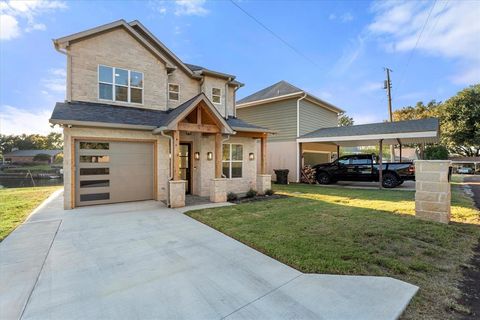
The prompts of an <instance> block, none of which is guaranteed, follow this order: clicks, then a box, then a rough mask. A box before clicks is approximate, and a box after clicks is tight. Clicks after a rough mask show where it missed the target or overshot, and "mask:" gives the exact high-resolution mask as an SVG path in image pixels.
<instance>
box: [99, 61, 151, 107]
mask: <svg viewBox="0 0 480 320" xmlns="http://www.w3.org/2000/svg"><path fill="white" fill-rule="evenodd" d="M98 98H99V99H101V100H110V101H119V102H129V103H138V104H142V103H143V73H141V72H137V71H133V70H126V69H121V68H114V67H107V66H103V65H99V66H98Z"/></svg>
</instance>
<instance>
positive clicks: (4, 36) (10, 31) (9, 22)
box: [0, 14, 21, 40]
mask: <svg viewBox="0 0 480 320" xmlns="http://www.w3.org/2000/svg"><path fill="white" fill-rule="evenodd" d="M20 33H21V32H20V28H19V27H18V21H17V20H16V19H15V18H14V17H12V16H9V15H6V14H1V15H0V40H10V39H13V38H16V37H18V36H20Z"/></svg>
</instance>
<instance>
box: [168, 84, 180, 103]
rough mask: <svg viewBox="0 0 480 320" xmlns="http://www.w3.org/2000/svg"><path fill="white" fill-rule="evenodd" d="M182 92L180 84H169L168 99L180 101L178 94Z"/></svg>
mask: <svg viewBox="0 0 480 320" xmlns="http://www.w3.org/2000/svg"><path fill="white" fill-rule="evenodd" d="M179 93H180V86H179V85H178V84H173V83H169V84H168V100H175V101H178V95H179Z"/></svg>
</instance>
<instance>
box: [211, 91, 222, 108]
mask: <svg viewBox="0 0 480 320" xmlns="http://www.w3.org/2000/svg"><path fill="white" fill-rule="evenodd" d="M212 102H213V103H217V104H221V103H222V89H220V88H212Z"/></svg>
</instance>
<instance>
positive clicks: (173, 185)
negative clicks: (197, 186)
mask: <svg viewBox="0 0 480 320" xmlns="http://www.w3.org/2000/svg"><path fill="white" fill-rule="evenodd" d="M186 183H187V181H185V180H175V181H173V180H171V181H169V182H168V197H169V203H170V208H181V207H185V185H186Z"/></svg>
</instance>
